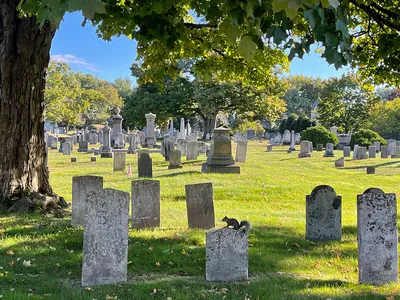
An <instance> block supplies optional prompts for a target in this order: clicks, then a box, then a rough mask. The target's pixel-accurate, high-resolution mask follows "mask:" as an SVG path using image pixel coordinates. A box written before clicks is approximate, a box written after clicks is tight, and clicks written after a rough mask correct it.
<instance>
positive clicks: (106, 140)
mask: <svg viewBox="0 0 400 300" xmlns="http://www.w3.org/2000/svg"><path fill="white" fill-rule="evenodd" d="M110 132H111V128H110V127H109V126H108V123H107V122H106V124H105V126H104V128H103V147H102V148H101V154H100V156H101V157H102V158H112V157H113V152H112V150H111V135H110Z"/></svg>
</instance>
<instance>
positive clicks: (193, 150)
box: [186, 142, 198, 160]
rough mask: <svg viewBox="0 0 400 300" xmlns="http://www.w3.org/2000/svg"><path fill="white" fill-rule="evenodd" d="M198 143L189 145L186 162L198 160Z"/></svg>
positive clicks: (189, 143)
mask: <svg viewBox="0 0 400 300" xmlns="http://www.w3.org/2000/svg"><path fill="white" fill-rule="evenodd" d="M197 148H198V146H197V142H188V143H187V152H186V160H196V159H197V155H198V150H197Z"/></svg>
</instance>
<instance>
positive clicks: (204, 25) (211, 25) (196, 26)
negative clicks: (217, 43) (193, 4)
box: [183, 23, 218, 29]
mask: <svg viewBox="0 0 400 300" xmlns="http://www.w3.org/2000/svg"><path fill="white" fill-rule="evenodd" d="M183 25H185V26H186V27H187V28H190V29H202V28H217V27H218V26H217V25H215V24H195V23H183Z"/></svg>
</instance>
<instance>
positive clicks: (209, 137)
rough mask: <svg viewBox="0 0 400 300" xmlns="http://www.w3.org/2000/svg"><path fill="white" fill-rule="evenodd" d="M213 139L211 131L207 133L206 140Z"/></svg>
mask: <svg viewBox="0 0 400 300" xmlns="http://www.w3.org/2000/svg"><path fill="white" fill-rule="evenodd" d="M210 139H211V136H210V134H209V133H207V134H206V140H207V141H209V140H210Z"/></svg>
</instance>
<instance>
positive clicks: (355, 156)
mask: <svg viewBox="0 0 400 300" xmlns="http://www.w3.org/2000/svg"><path fill="white" fill-rule="evenodd" d="M357 155H358V145H354V148H353V160H355V159H357Z"/></svg>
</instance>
